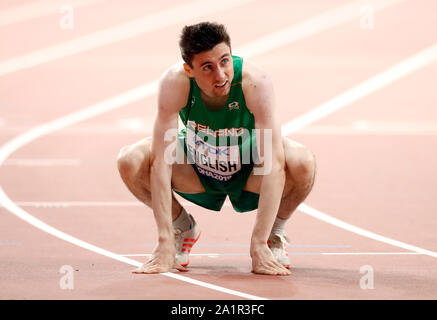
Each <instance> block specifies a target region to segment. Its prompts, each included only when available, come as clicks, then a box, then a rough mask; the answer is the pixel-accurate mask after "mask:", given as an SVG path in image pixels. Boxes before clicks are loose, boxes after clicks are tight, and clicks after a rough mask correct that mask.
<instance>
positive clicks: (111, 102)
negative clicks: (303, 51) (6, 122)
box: [0, 1, 394, 299]
mask: <svg viewBox="0 0 437 320" xmlns="http://www.w3.org/2000/svg"><path fill="white" fill-rule="evenodd" d="M381 2H384V1H381ZM393 3H394V2H393ZM220 4H221V3H220ZM310 21H312V20H310ZM313 22H314V23H317V20H314V21H313ZM310 25H311V23H310ZM320 31H322V30H320ZM287 35H288V36H289V38H284V39H283V42H284V44H285V43H291V42H293V41H296V37H295V36H294V34H293V33H291V34H290V33H289V34H287ZM299 39H301V38H299ZM247 47H250V45H248V46H246V48H247ZM261 47H262V48H264V51H263V52H267V51H269V50H271V49H273V48H274V47H269V46H264V45H262V46H261ZM259 53H260V51H258V54H259ZM247 54H249V53H248V52H247ZM0 69H1V68H0ZM157 87H158V80H155V81H153V82H150V83H147V84H145V85H143V86H140V87H138V88H135V89H133V90H130V91H128V92H125V93H122V94H120V95H118V96H115V97H112V98H109V99H107V100H104V101H102V102H100V103H97V104H95V105H92V106H90V107H88V108H85V109H82V110H79V111H78V112H75V113H72V114H69V115H66V116H64V117H62V118H59V119H56V120H54V121H51V122H48V123H45V124H42V125H40V126H37V127H35V128H33V129H31V130H29V131H26V132H25V133H23V134H20V135H19V136H17V137H15V138H13V139H12V140H10V141H8V142H7V143H6V144H4V145H3V146H2V147H1V149H0V166H1V165H2V163H3V162H4V161H5V160H6V159H7V158H8V157H9V155H11V154H12V153H14V152H15V151H16V150H18V149H20V148H21V147H23V146H25V145H27V144H28V143H30V142H32V141H34V140H36V139H38V138H40V137H42V136H44V135H47V134H50V133H53V132H55V131H57V130H60V129H63V128H65V127H68V126H70V125H72V124H75V123H78V122H80V121H83V120H87V119H90V118H92V117H94V116H97V115H99V114H102V113H104V112H107V111H110V110H113V109H116V108H119V107H122V106H126V105H128V104H129V103H132V102H134V101H137V100H139V99H142V98H144V97H146V96H149V95H151V94H154V93H156V91H157ZM0 203H1V204H3V206H4V207H5V208H7V209H8V210H9V211H10V212H11V213H13V214H14V215H16V216H17V217H19V218H20V219H23V220H24V221H26V222H28V223H30V224H32V225H34V226H35V227H37V228H39V229H41V230H43V231H45V232H47V233H50V234H52V235H54V236H56V237H58V238H60V239H63V240H65V241H68V242H70V243H73V244H76V245H78V246H80V247H83V248H86V249H88V250H91V251H94V252H96V253H100V254H103V255H105V256H108V257H111V258H114V259H115V260H119V261H123V262H126V263H128V264H132V263H135V265H136V263H137V262H135V261H132V260H122V259H121V258H123V259H126V258H124V257H118V256H117V255H116V254H114V253H112V252H109V251H107V250H104V249H101V248H98V247H95V246H93V245H91V244H88V243H86V242H84V241H82V240H79V239H76V238H74V237H72V236H70V235H68V234H66V233H64V232H62V231H59V230H57V229H55V228H53V227H51V226H49V225H47V224H46V223H44V222H42V221H41V220H38V219H36V218H35V217H34V216H32V215H30V214H29V213H28V212H26V211H24V210H23V209H21V208H20V207H18V206H17V205H16V204H15V203H14V202H13V201H12V200H11V199H10V198H9V197H8V196H7V195H6V193H5V192H4V191H3V188H1V187H0ZM163 275H165V276H169V277H173V278H176V277H177V279H179V280H182V281H187V282H191V283H193V282H192V281H193V280H192V279H190V278H187V277H183V276H179V275H178V276H176V275H174V274H172V273H163ZM196 284H198V285H200V286H203V287H208V288H213V287H212V285H210V284H208V283H203V282H200V281H197V282H196ZM217 289H218V290H219V291H222V288H217ZM236 295H237V296H241V295H245V296H247V297H248V296H249V295H246V294H243V293H238V294H236ZM252 297H253V296H252ZM249 299H250V298H249ZM255 299H261V298H260V297H255Z"/></svg>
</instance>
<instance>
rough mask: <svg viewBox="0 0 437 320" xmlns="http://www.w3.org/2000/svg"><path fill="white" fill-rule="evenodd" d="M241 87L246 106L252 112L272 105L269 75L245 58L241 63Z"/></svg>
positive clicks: (272, 96)
mask: <svg viewBox="0 0 437 320" xmlns="http://www.w3.org/2000/svg"><path fill="white" fill-rule="evenodd" d="M242 88H243V93H244V98H245V99H246V103H247V107H248V108H249V109H250V110H251V111H252V112H253V113H255V112H257V111H258V109H260V108H261V109H266V108H267V109H270V108H272V107H273V106H272V104H273V99H274V93H273V83H272V80H271V78H270V76H269V75H268V74H267V73H266V72H265V71H263V70H261V69H260V68H258V67H257V66H255V65H254V64H253V63H251V62H250V61H246V60H244V63H243V70H242ZM264 111H266V110H264Z"/></svg>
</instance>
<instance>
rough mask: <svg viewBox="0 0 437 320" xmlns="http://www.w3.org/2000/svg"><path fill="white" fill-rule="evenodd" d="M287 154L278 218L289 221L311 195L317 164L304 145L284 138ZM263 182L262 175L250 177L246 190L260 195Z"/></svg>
mask: <svg viewBox="0 0 437 320" xmlns="http://www.w3.org/2000/svg"><path fill="white" fill-rule="evenodd" d="M282 143H283V146H284V153H285V174H286V180H285V186H284V191H283V193H282V199H281V203H280V206H279V210H278V215H277V216H278V217H279V218H281V219H288V218H289V217H290V216H291V214H292V213H293V212H294V211H295V210H296V208H297V207H298V206H299V204H300V203H301V202H303V201H304V200H305V198H306V197H307V196H308V194H309V193H310V191H311V189H312V187H313V183H314V178H315V173H316V164H315V159H314V155H313V154H312V152H311V151H310V150H308V149H307V148H306V147H304V146H303V145H301V144H299V143H297V142H295V141H293V140H291V139H289V138H287V137H283V138H282ZM261 182H262V176H261V175H254V174H253V173H252V174H251V175H250V177H249V179H248V180H247V183H246V186H245V188H244V190H247V191H251V192H255V193H259V190H260V187H261Z"/></svg>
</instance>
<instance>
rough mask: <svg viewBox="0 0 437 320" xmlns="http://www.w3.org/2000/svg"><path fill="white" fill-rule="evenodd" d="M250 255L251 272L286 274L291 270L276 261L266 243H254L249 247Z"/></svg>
mask: <svg viewBox="0 0 437 320" xmlns="http://www.w3.org/2000/svg"><path fill="white" fill-rule="evenodd" d="M250 256H251V257H252V272H253V273H258V274H267V275H280V276H287V275H290V274H291V272H290V270H288V269H287V268H285V267H284V266H283V265H282V264H280V263H279V262H277V261H276V259H275V257H274V256H273V253H272V252H271V251H270V249H269V247H268V246H267V243H266V244H260V245H254V244H252V245H251V247H250Z"/></svg>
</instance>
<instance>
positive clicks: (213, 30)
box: [118, 22, 315, 275]
mask: <svg viewBox="0 0 437 320" xmlns="http://www.w3.org/2000/svg"><path fill="white" fill-rule="evenodd" d="M179 45H180V49H181V54H182V58H183V62H181V63H180V64H178V65H176V66H173V67H171V68H169V69H168V70H167V71H165V72H164V74H163V76H162V77H161V79H160V84H159V91H158V109H157V115H156V119H155V122H154V127H153V135H152V137H151V138H146V139H143V140H141V141H139V142H137V143H135V144H133V145H129V146H125V147H123V148H122V149H121V150H120V154H119V156H118V169H119V172H120V175H121V178H122V180H123V181H124V183H125V184H126V186H127V187H128V189H129V190H130V191H131V192H132V193H133V195H135V196H136V197H137V199H139V200H140V201H142V202H143V203H144V204H146V205H147V206H149V207H150V208H152V210H153V214H154V218H155V221H156V225H157V228H158V243H157V245H156V247H155V248H154V250H153V253H152V255H151V257H150V259H149V260H148V261H146V262H145V263H144V264H143V265H142V266H141V267H139V268H137V269H136V270H134V271H133V272H135V273H159V272H168V271H170V270H171V269H177V270H180V271H184V270H186V268H185V267H186V266H187V265H188V263H189V253H190V251H191V248H192V246H193V245H194V244H195V242H196V241H197V239H198V238H199V235H200V228H199V226H198V224H197V223H196V221H195V220H194V218H193V216H192V215H191V214H189V213H188V212H187V211H186V210H185V208H183V207H182V206H181V204H180V203H179V202H178V200H177V199H176V198H175V196H174V194H173V191H174V192H176V193H177V194H179V195H180V196H182V197H183V198H185V199H187V200H189V201H191V202H193V203H195V204H197V205H199V206H202V207H204V208H207V209H210V210H216V211H220V210H221V208H222V205H223V203H224V201H225V199H226V198H227V197H228V196H229V199H230V201H231V203H232V206H233V208H234V209H235V210H236V211H237V212H246V211H252V210H257V213H256V218H255V223H254V228H253V232H252V237H251V239H250V256H251V258H252V272H254V273H258V274H269V275H288V274H290V270H289V268H290V261H289V258H288V255H287V252H286V246H287V243H288V238H287V236H286V233H285V224H286V222H287V220H288V219H289V218H290V216H291V214H292V213H293V212H294V211H295V209H296V208H297V206H298V205H299V204H300V203H301V202H302V201H303V200H304V199H305V198H306V197H307V195H308V194H309V192H310V191H311V188H312V186H313V183H314V176H315V159H314V156H313V154H312V152H311V151H309V150H308V149H307V148H306V147H304V146H303V145H301V144H299V143H297V142H295V141H293V140H291V139H289V138H287V137H282V136H281V124H280V122H279V119H278V114H277V109H276V106H275V101H274V93H273V86H272V81H271V80H270V79H269V77H268V76H267V75H266V74H265V73H264V72H263V71H261V70H259V69H258V68H256V67H255V66H253V65H252V64H250V63H249V62H247V61H245V60H243V58H241V57H238V56H233V55H232V52H231V41H230V37H229V35H228V33H227V31H226V29H225V27H224V26H223V25H221V24H217V23H209V22H202V23H199V24H196V25H191V26H185V27H184V28H183V30H182V34H181V37H180V41H179ZM178 117H180V120H181V121H182V123H183V124H184V126H185V128H183V129H182V130H180V131H179V134H178V135H177V136H176V137H175V138H174V141H171V139H170V140H169V139H168V137H167V136H166V134H168V132H171V130H177V129H178ZM266 137H269V138H270V140H269V139H266ZM175 141H177V143H175ZM175 144H176V146H177V148H181V149H177V150H182V154H183V159H184V160H183V161H176V162H172V161H168V159H167V158H168V154H169V152H168V150H169V148H171V146H174V145H175ZM267 144H268V145H267ZM254 146H255V150H256V152H247V150H248V149H251V150H254ZM266 147H267V148H266ZM177 150H176V151H175V150H173V151H175V152H176V153H177ZM265 150H268V151H265ZM172 154H174V152H173V153H172ZM247 154H249V157H245V155H247ZM247 159H249V160H247ZM266 159H270V160H269V161H268V162H269V164H268V165H267V160H266ZM243 160H246V161H243ZM257 170H258V171H257Z"/></svg>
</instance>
